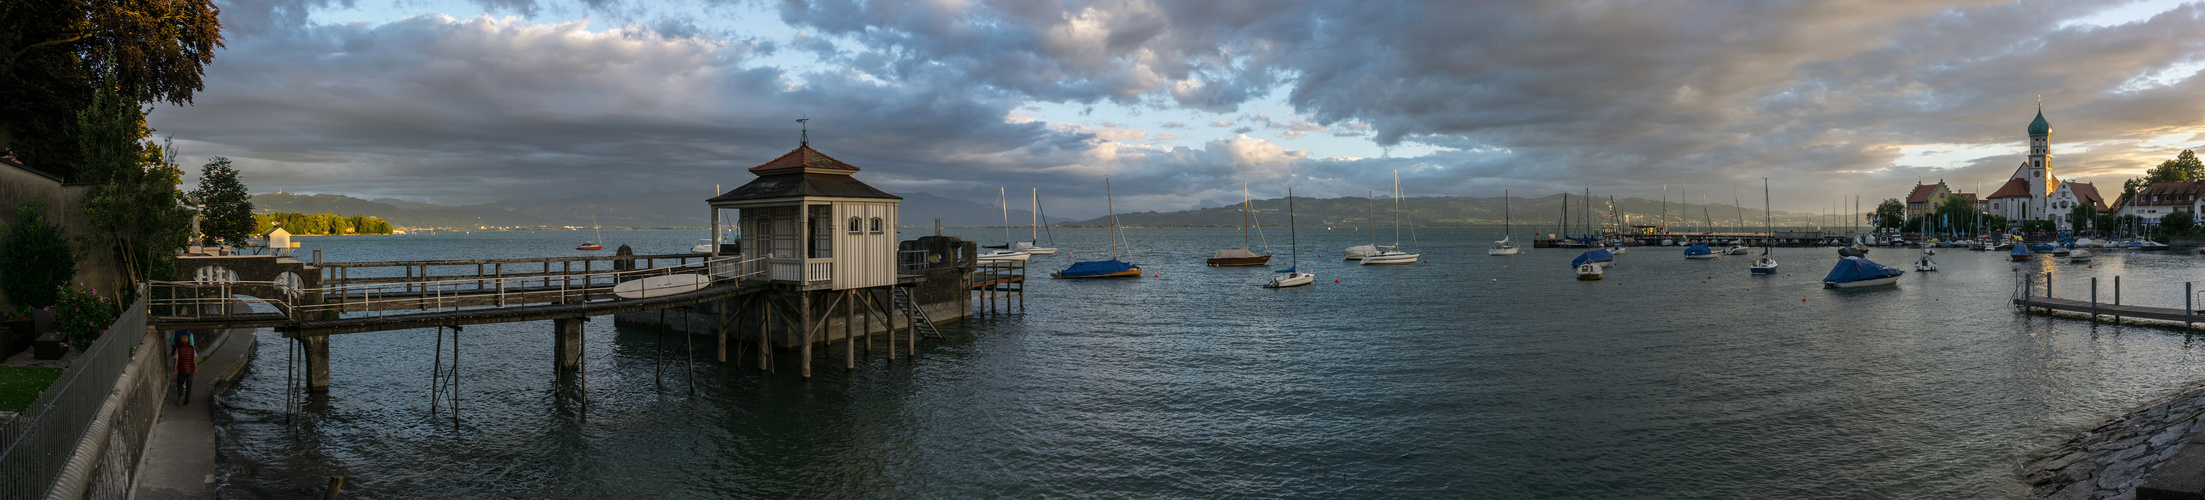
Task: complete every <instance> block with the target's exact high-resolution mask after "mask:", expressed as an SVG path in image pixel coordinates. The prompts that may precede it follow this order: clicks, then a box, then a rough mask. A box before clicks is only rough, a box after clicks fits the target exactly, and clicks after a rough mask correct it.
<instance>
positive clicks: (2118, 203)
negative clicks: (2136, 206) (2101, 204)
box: [2106, 194, 2128, 213]
mask: <svg viewBox="0 0 2205 500" xmlns="http://www.w3.org/2000/svg"><path fill="white" fill-rule="evenodd" d="M2125 206H2128V195H2126V194H2123V195H2121V197H2119V198H2114V199H2113V207H2112V208H2110V209H2107V210H2106V213H2113V212H2119V211H2121V207H2125Z"/></svg>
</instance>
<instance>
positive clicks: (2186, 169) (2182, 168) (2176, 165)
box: [2144, 149, 2205, 185]
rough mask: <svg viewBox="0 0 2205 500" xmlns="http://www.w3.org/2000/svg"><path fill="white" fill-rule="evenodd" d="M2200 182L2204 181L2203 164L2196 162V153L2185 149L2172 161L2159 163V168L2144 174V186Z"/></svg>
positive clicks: (2204, 169)
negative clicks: (2156, 183) (2163, 183)
mask: <svg viewBox="0 0 2205 500" xmlns="http://www.w3.org/2000/svg"><path fill="white" fill-rule="evenodd" d="M2200 180H2205V162H2200V161H2198V159H2197V153H2194V152H2191V151H2190V150H2187V149H2185V150H2182V153H2181V154H2177V155H2175V156H2174V159H2172V160H2167V161H2163V162H2160V163H2159V166H2157V167H2152V168H2151V170H2149V171H2146V172H2144V182H2145V184H2146V185H2149V184H2150V183H2155V182H2190V181H2200Z"/></svg>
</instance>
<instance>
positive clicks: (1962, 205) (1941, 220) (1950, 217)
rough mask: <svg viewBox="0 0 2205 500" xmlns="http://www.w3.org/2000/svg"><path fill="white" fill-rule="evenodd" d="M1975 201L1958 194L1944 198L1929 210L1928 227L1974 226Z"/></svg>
mask: <svg viewBox="0 0 2205 500" xmlns="http://www.w3.org/2000/svg"><path fill="white" fill-rule="evenodd" d="M1975 214H1976V209H1975V202H1974V201H1972V200H1969V199H1967V198H1961V197H1958V196H1953V197H1948V198H1945V202H1944V203H1939V204H1937V208H1936V209H1934V210H1931V211H1930V212H1929V222H1930V227H1933V228H1937V229H1939V230H1944V229H1951V228H1967V227H1974V226H1975Z"/></svg>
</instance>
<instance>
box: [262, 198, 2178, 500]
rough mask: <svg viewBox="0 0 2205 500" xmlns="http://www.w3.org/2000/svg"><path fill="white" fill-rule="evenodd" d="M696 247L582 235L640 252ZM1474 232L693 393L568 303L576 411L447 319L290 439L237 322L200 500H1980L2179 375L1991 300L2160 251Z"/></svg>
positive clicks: (1052, 308)
mask: <svg viewBox="0 0 2205 500" xmlns="http://www.w3.org/2000/svg"><path fill="white" fill-rule="evenodd" d="M965 231H966V232H967V233H970V234H972V235H973V236H974V237H977V238H979V241H982V242H994V241H995V240H996V239H1000V237H996V238H989V237H988V236H987V234H989V233H990V232H991V231H988V230H984V229H981V230H965ZM1269 231H1270V232H1272V233H1273V234H1281V236H1284V234H1282V233H1278V232H1277V230H1276V229H1271V230H1269ZM698 232H701V231H608V232H606V233H605V234H606V236H607V238H606V239H607V244H608V245H612V244H617V243H623V242H625V243H630V244H633V245H635V247H636V250H637V252H638V253H662V252H675V251H680V250H681V249H685V248H687V247H688V245H690V244H692V243H694V241H695V239H696V238H697V235H696V234H695V233H698ZM951 232H953V233H954V232H955V230H952V231H951ZM1497 232H1498V231H1496V230H1487V229H1454V230H1434V229H1425V230H1420V231H1419V233H1420V234H1419V241H1417V242H1415V243H1413V244H1411V245H1410V246H1411V247H1412V248H1411V249H1412V250H1415V249H1417V248H1416V247H1421V250H1423V251H1425V252H1427V256H1426V257H1427V258H1428V259H1429V260H1430V262H1429V263H1426V264H1420V265H1417V266H1409V267H1385V268H1364V267H1360V266H1354V265H1351V264H1349V263H1343V262H1341V261H1340V260H1339V256H1338V254H1337V252H1338V251H1339V250H1340V249H1341V248H1344V247H1346V246H1349V245H1354V244H1360V243H1367V242H1368V238H1369V237H1368V236H1367V235H1364V236H1358V235H1357V234H1356V233H1354V232H1352V230H1351V229H1348V228H1338V229H1335V230H1332V231H1325V230H1323V229H1322V228H1309V229H1305V230H1304V231H1303V234H1302V241H1303V242H1304V243H1305V246H1304V253H1303V257H1304V259H1303V262H1304V263H1305V265H1304V269H1310V270H1314V272H1316V273H1317V277H1318V285H1317V286H1314V287H1310V288H1303V289H1288V290H1270V289H1264V288H1260V287H1259V286H1258V284H1260V283H1261V281H1262V280H1263V279H1264V278H1265V277H1267V276H1268V271H1267V270H1265V269H1261V268H1254V269H1232V268H1207V267H1204V266H1203V259H1204V258H1205V257H1207V256H1209V254H1210V251H1211V250H1214V249H1216V248H1227V247H1237V246H1239V240H1240V236H1239V234H1238V233H1236V232H1234V231H1232V230H1230V229H1131V230H1128V231H1127V239H1128V240H1129V241H1130V242H1131V243H1132V245H1133V248H1131V249H1129V251H1130V254H1131V256H1132V257H1131V258H1130V259H1129V260H1132V261H1133V262H1135V263H1138V264H1140V265H1142V266H1143V267H1144V268H1146V269H1148V270H1149V271H1150V272H1153V273H1159V274H1161V275H1162V276H1161V277H1148V278H1142V279H1140V280H1130V281H1119V282H1086V281H1049V280H1043V281H1037V282H1035V283H1034V284H1033V287H1032V289H1031V290H1030V293H1031V295H1032V296H1030V297H1028V300H1027V307H1028V310H1027V311H1026V313H1025V314H1023V315H1007V316H1003V317H1001V318H999V319H988V320H979V321H972V322H966V323H959V324H955V325H953V326H952V327H951V328H948V329H947V331H946V332H945V333H947V334H948V335H949V339H948V340H946V341H927V342H923V343H922V345H921V347H920V353H919V356H918V358H917V362H916V363H911V362H898V363H896V364H894V365H889V364H888V363H886V362H885V360H884V359H882V356H881V355H882V354H885V353H884V352H881V351H877V350H876V356H874V357H873V359H871V360H870V362H869V363H867V364H865V365H863V366H861V367H860V368H859V369H858V370H857V371H856V372H854V373H844V372H842V371H840V370H835V369H832V367H833V366H837V365H839V363H835V362H829V361H827V360H830V359H832V358H834V357H839V356H840V353H839V347H837V348H835V349H825V350H822V352H823V353H832V354H822V356H823V358H822V362H821V363H820V365H819V367H820V369H819V371H818V372H817V376H815V377H814V378H813V379H812V380H808V381H807V380H803V379H801V378H798V377H795V376H792V375H788V374H787V373H788V372H786V371H784V372H783V373H784V375H781V376H778V377H765V376H761V375H760V374H759V373H758V372H757V371H756V370H755V366H753V364H751V363H748V362H746V363H743V364H742V365H741V366H740V367H739V369H729V368H727V367H726V366H723V365H722V364H720V363H717V362H714V361H712V355H713V352H714V349H713V347H712V346H709V345H706V344H702V343H700V344H698V345H697V346H696V351H695V352H696V357H695V360H696V364H695V367H696V373H697V375H696V380H695V391H696V394H695V395H694V396H691V395H690V394H689V389H690V386H689V385H688V383H687V379H686V374H687V371H686V370H685V365H684V363H683V356H682V351H681V347H682V346H681V345H680V342H681V339H680V337H676V336H667V337H664V338H663V340H664V341H665V342H666V343H667V344H666V345H665V351H663V354H661V351H660V344H659V343H660V341H661V338H660V337H659V336H658V335H657V334H656V332H654V331H652V330H648V329H631V328H615V327H614V325H613V322H612V321H610V320H609V319H608V318H598V319H597V320H596V321H592V322H590V323H588V324H587V326H586V329H587V336H588V342H587V343H588V345H587V351H586V362H587V365H588V371H589V391H590V399H591V401H590V405H589V406H588V408H587V410H586V411H585V410H584V409H583V408H582V407H581V406H580V405H578V404H575V403H574V402H573V401H571V400H563V399H562V398H559V397H556V396H555V394H554V391H553V387H552V385H553V380H552V376H551V366H552V361H551V345H550V342H549V341H550V338H551V336H550V332H551V327H550V325H549V322H543V323H523V324H511V325H483V326H475V327H468V328H467V330H466V331H465V333H463V334H462V335H463V337H462V338H463V340H462V342H463V343H462V346H461V348H460V352H461V365H460V369H461V377H462V382H461V388H462V392H461V403H460V404H461V412H462V413H461V415H462V418H461V419H460V424H459V425H458V426H457V427H456V428H455V426H454V424H453V423H452V420H451V419H450V414H449V413H443V414H440V415H439V416H431V415H430V414H429V400H428V398H429V384H430V382H429V366H430V363H431V361H430V356H431V350H432V347H433V346H432V344H433V343H434V341H435V338H434V331H433V330H411V331H393V332H380V333H369V334H355V335H344V336H339V337H337V338H335V339H333V340H332V341H331V351H332V369H331V375H332V380H333V381H334V388H333V389H332V390H331V392H330V393H329V394H327V395H326V396H320V397H317V398H315V399H314V401H313V403H312V405H311V406H310V408H309V411H308V412H307V416H306V418H303V419H302V422H303V424H302V425H300V426H299V428H298V431H297V432H296V433H295V434H294V432H293V431H292V428H291V427H290V426H287V425H285V423H284V414H283V398H282V384H283V379H284V371H283V368H284V366H283V364H282V361H283V359H284V357H283V354H284V351H283V345H284V344H283V343H282V342H281V340H280V339H279V338H276V337H273V336H271V335H265V334H264V336H263V338H262V340H263V343H262V344H261V349H262V352H260V353H259V357H258V359H257V360H256V361H255V365H254V366H253V367H252V369H251V372H250V373H249V375H248V376H247V377H246V379H245V380H244V381H243V382H242V383H241V384H240V386H239V387H238V389H237V391H236V392H235V393H234V394H232V395H230V396H229V397H228V398H226V399H224V400H223V401H222V405H221V411H220V412H219V413H220V414H221V417H220V418H221V422H222V424H223V426H224V430H225V434H224V436H223V440H222V445H221V453H222V468H221V470H222V481H223V486H222V493H223V494H224V495H225V496H240V497H260V498H273V497H291V496H296V495H297V494H299V493H300V492H301V491H302V490H303V491H318V490H319V488H320V487H321V485H322V484H325V482H326V481H327V477H328V476H332V475H340V474H341V475H344V476H346V477H347V481H348V484H349V485H351V486H353V487H356V488H358V490H357V491H356V492H348V494H354V495H364V496H368V497H411V496H422V495H435V496H484V495H516V496H553V497H638V496H643V497H651V496H658V497H665V496H678V497H688V496H759V497H822V496H832V497H855V496H921V497H978V496H1014V497H1031V496H1044V495H1047V496H1096V497H1126V496H1144V497H1148V496H1169V497H1217V496H1259V497H1272V496H1294V497H1310V496H1325V497H1339V496H1363V497H1368V496H1473V497H1586V496H1638V497H1645V496H1716V497H1796V496H1874V497H1949V496H1977V497H1982V496H2016V495H2024V494H2026V493H2027V489H2026V487H2024V486H2023V485H2022V484H2021V483H2020V481H2019V480H2018V479H2017V478H2016V477H2014V471H2015V470H2016V467H2017V466H2018V464H2019V463H2020V462H2022V461H2023V460H2024V459H2025V457H2027V456H2028V454H2029V453H2031V452H2032V451H2035V450H2038V449H2042V448H2044V447H2048V446H2051V445H2053V444H2056V443H2058V442H2059V441H2061V440H2064V439H2066V438H2068V437H2071V436H2072V435H2074V434H2075V433H2078V432H2080V431H2082V430H2084V429H2087V428H2088V427H2090V426H2092V425H2094V424H2095V423H2096V422H2097V421H2099V420H2102V419H2105V418H2108V417H2111V416H2114V415H2118V414H2121V413H2123V412H2125V411H2127V410H2128V409H2130V408H2132V407H2135V406H2139V405H2142V404H2145V403H2146V402H2148V401H2150V400H2152V399H2153V398H2156V397H2159V396H2162V395H2165V394H2166V393H2168V392H2170V391H2173V390H2175V389H2176V388H2179V387H2181V386H2183V385H2185V384H2187V383H2190V382H2192V381H2195V380H2198V379H2200V378H2201V377H2200V374H2199V373H2197V368H2196V367H2197V366H2198V365H2199V363H2198V361H2199V359H2198V358H2199V353H2200V349H2199V348H2198V347H2197V346H2196V345H2195V343H2194V342H2193V341H2192V340H2191V338H2189V337H2186V336H2184V335H2181V334H2180V333H2178V332H2176V331H2174V330H2170V329H2164V328H2153V327H2138V326H2115V325H2091V324H2087V323H2083V322H2079V321H2075V320H2067V319H2051V318H2045V317H2041V316H2021V315H2017V314H2016V313H2015V312H2014V310H2013V308H2011V307H2010V306H2008V305H2007V304H2006V300H2007V299H2008V298H2009V297H2011V296H2012V294H2013V293H2014V291H2015V288H2016V283H2017V278H2016V276H2017V275H2018V274H2019V273H2021V272H2024V270H2026V271H2029V272H2044V271H2046V270H2050V271H2052V272H2054V273H2056V276H2057V277H2058V278H2057V280H2056V281H2055V283H2056V286H2057V289H2056V291H2055V293H2056V294H2058V295H2059V296H2063V297H2081V296H2086V295H2087V294H2088V286H2089V283H2088V281H2089V278H2090V277H2092V276H2099V277H2104V278H2105V279H2106V280H2107V282H2106V283H2104V284H2101V287H2103V288H2102V291H2101V293H2102V294H2105V295H2107V296H2110V288H2111V284H2110V279H2111V276H2114V275H2121V276H2124V277H2125V278H2124V283H2123V294H2124V299H2125V301H2126V302H2129V303H2146V304H2159V305H2171V304H2179V303H2180V302H2181V289H2182V281H2183V280H2205V275H2201V273H2200V272H2199V271H2198V267H2197V266H2196V265H2195V264H2196V261H2197V260H2198V259H2200V257H2197V256H2194V255H2186V254H2176V253H2169V254H2135V253H2130V252H2119V251H2116V252H2108V254H2106V255H2104V256H2102V257H2101V258H2100V260H2099V262H2098V263H2096V264H2095V266H2094V267H2081V266H2077V265H2072V264H2066V263H2052V262H2045V261H2039V262H2033V263H2025V264H2011V263H2007V262H2003V261H2002V260H2001V259H2002V257H2003V255H2002V254H1999V253H1992V252H1968V251H1964V250H1951V251H1945V252H1943V253H1942V254H1940V255H1939V256H1938V261H1939V263H1940V264H1941V265H1942V267H1943V270H1942V271H1940V272H1935V273H1909V274H1908V275H1907V276H1905V277H1904V279H1902V280H1901V284H1900V285H1899V286H1898V287H1897V288H1895V289H1892V288H1886V289H1880V290H1879V289H1866V290H1824V289H1821V288H1820V287H1819V284H1818V280H1819V279H1820V278H1821V276H1822V274H1823V273H1824V272H1826V271H1827V270H1828V269H1829V266H1830V264H1831V263H1832V262H1833V261H1834V259H1835V258H1836V256H1835V254H1834V252H1832V251H1830V250H1827V249H1778V250H1776V253H1775V256H1776V258H1777V259H1779V260H1780V261H1782V262H1783V268H1782V269H1783V270H1784V272H1783V273H1782V274H1779V275H1776V276H1770V277H1753V276H1748V275H1747V272H1746V270H1745V267H1746V266H1747V264H1748V263H1749V262H1751V258H1750V257H1746V256H1738V257H1725V258H1723V259H1720V260H1715V261H1688V260H1685V259H1683V258H1682V256H1681V253H1680V252H1681V250H1680V249H1675V248H1655V247H1644V248H1639V249H1636V250H1635V251H1633V252H1632V253H1631V254H1630V255H1625V256H1621V257H1618V260H1619V261H1620V264H1621V265H1620V266H1618V267H1617V268H1615V269H1614V270H1612V271H1611V272H1610V273H1609V275H1608V277H1607V280H1605V281H1598V282H1578V281H1575V280H1574V279H1573V277H1572V275H1571V274H1570V272H1569V268H1568V266H1567V265H1566V264H1567V262H1568V260H1569V259H1570V257H1573V256H1574V255H1575V253H1574V252H1570V251H1565V250H1551V249H1537V250H1530V251H1528V252H1527V254H1525V255H1521V256H1517V257H1489V256H1486V255H1484V251H1483V249H1484V245H1486V244H1487V242H1489V241H1491V240H1493V239H1497V234H1494V233H1497ZM1055 233H1056V236H1057V237H1058V241H1057V246H1061V247H1065V248H1067V249H1072V250H1073V251H1074V252H1076V253H1075V254H1073V255H1063V254H1059V255H1056V256H1052V257H1041V258H1037V259H1036V261H1035V266H1036V268H1037V269H1044V270H1045V269H1047V268H1050V267H1053V266H1061V265H1064V264H1065V263H1068V262H1070V261H1072V260H1076V259H1086V258H1092V257H1095V256H1098V255H1100V254H1101V253H1102V252H1104V251H1106V248H1105V247H1103V246H1102V245H1103V244H1104V242H1105V241H1107V240H1106V239H1105V236H1103V233H1104V232H1103V231H1102V230H1071V229H1059V230H1057V231H1055ZM571 236H572V235H570V234H565V233H564V232H552V231H547V232H543V233H538V234H529V233H525V232H508V233H497V232H475V233H472V234H458V233H447V234H443V235H438V236H392V237H345V238H310V239H305V240H304V241H305V242H306V243H305V245H306V246H307V247H309V248H321V249H324V251H325V258H327V259H328V260H332V261H361V260H385V259H395V258H401V257H403V258H489V257H520V256H536V255H560V254H569V253H574V251H573V250H571V243H572V241H570V240H573V239H574V238H572V237H571ZM913 236H916V234H914V232H912V231H906V234H905V237H906V238H909V237H913ZM1388 236H1389V237H1390V233H1388ZM1283 240H1284V238H1282V239H1281V240H1275V241H1273V242H1272V243H1274V244H1279V246H1276V247H1272V251H1273V252H1275V253H1278V254H1280V257H1279V260H1280V261H1281V262H1280V263H1281V264H1283V260H1284V259H1285V255H1284V254H1285V253H1286V248H1285V247H1284V245H1283V243H1284V242H1283ZM1258 248H1259V249H1260V248H1261V245H1259V246H1258ZM1320 253H1321V254H1322V256H1321V257H1320V256H1318V254H1320ZM1913 257H1914V255H1913V254H1912V253H1911V251H1907V250H1896V249H1879V250H1877V251H1876V252H1875V253H1874V254H1872V255H1871V258H1872V259H1875V260H1879V261H1882V262H1885V263H1887V264H1903V263H1906V262H1908V261H1910V260H1911V259H1912V258H1913ZM1037 274H1039V273H1038V272H1037ZM1334 280H1338V282H1334ZM780 359H781V360H782V361H780V364H781V366H783V367H788V366H794V364H793V363H795V358H794V357H793V355H783V357H782V358H780ZM662 360H663V361H664V362H663V363H662V362H661V361H662ZM661 370H663V371H661ZM661 375H663V377H661Z"/></svg>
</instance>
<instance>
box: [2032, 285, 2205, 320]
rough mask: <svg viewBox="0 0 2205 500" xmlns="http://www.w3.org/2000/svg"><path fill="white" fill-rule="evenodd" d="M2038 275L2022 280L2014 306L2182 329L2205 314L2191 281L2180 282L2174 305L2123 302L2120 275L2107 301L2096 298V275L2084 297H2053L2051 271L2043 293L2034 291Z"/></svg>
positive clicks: (2202, 317)
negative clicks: (2178, 325)
mask: <svg viewBox="0 0 2205 500" xmlns="http://www.w3.org/2000/svg"><path fill="white" fill-rule="evenodd" d="M2039 276H2040V275H2030V276H2028V278H2027V279H2026V280H2024V281H2023V283H2022V287H2021V290H2020V293H2019V294H2018V295H2017V296H2015V297H2014V298H2013V303H2014V307H2018V308H2020V309H2021V310H2022V311H2023V312H2036V311H2043V313H2044V314H2048V315H2060V314H2062V313H2065V314H2068V315H2078V314H2079V315H2083V316H2084V317H2086V318H2089V319H2090V320H2091V321H2101V320H2104V319H2105V318H2106V317H2109V316H2110V317H2111V318H2112V321H2114V322H2120V321H2122V320H2124V319H2141V320H2151V321H2159V322H2168V323H2175V322H2179V323H2182V328H2183V329H2184V330H2189V329H2191V328H2193V327H2194V326H2195V325H2196V323H2197V320H2199V319H2205V314H2201V313H2199V311H2198V310H2197V304H2196V300H2195V299H2194V297H2196V296H2197V294H2196V291H2195V290H2194V289H2193V286H2194V284H2193V283H2190V282H2184V283H2182V307H2181V308H2179V309H2177V308H2172V307H2152V306H2138V305H2125V304H2122V303H2121V277H2119V276H2115V277H2113V289H2112V291H2113V294H2112V295H2111V296H2110V298H2111V299H2112V302H2110V303H2108V302H2101V301H2099V297H2098V278H2096V277H2092V278H2090V296H2088V297H2085V298H2084V299H2063V298H2055V297H2052V274H2051V273H2043V274H2042V275H2041V277H2042V278H2043V280H2044V293H2043V294H2041V295H2039V294H2038V293H2037V278H2038V277H2039Z"/></svg>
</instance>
